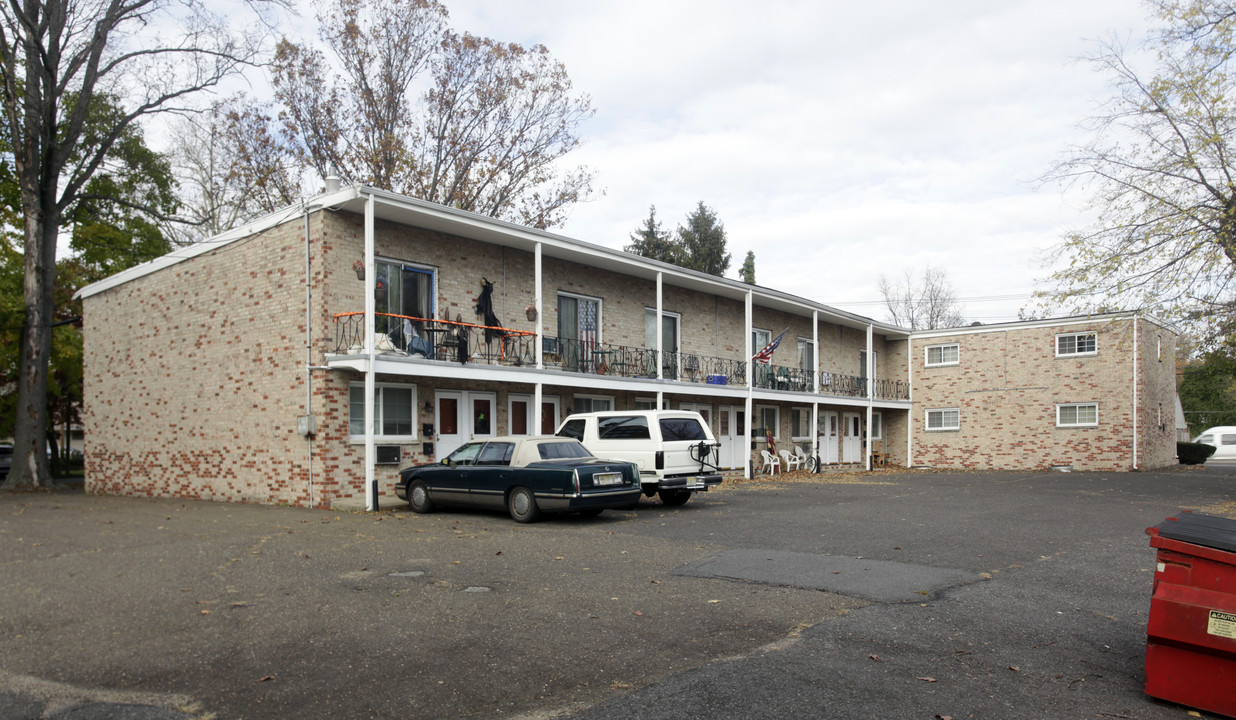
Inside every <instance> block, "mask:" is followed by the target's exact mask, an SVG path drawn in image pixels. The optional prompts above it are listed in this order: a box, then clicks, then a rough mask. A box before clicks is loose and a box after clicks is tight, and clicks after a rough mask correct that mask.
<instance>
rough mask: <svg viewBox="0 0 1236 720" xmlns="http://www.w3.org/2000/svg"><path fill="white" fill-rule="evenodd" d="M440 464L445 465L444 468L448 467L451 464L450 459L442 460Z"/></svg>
mask: <svg viewBox="0 0 1236 720" xmlns="http://www.w3.org/2000/svg"><path fill="white" fill-rule="evenodd" d="M442 464H443V465H445V466H447V467H450V466H451V465H452V464H453V463H451V459H450V458H442Z"/></svg>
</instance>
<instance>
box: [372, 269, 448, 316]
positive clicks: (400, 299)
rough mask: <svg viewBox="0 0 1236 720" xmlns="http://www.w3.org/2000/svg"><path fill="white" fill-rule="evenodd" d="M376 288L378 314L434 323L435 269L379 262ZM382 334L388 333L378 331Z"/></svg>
mask: <svg viewBox="0 0 1236 720" xmlns="http://www.w3.org/2000/svg"><path fill="white" fill-rule="evenodd" d="M374 265H375V267H376V268H377V272H378V278H377V284H376V285H375V287H374V300H375V307H374V311H375V312H380V313H389V314H391V315H404V316H406V317H413V318H426V319H433V296H434V290H433V285H434V269H433V268H430V267H425V266H423V265H413V264H411V263H405V262H400V261H398V260H384V259H378V260H375V261H374ZM379 332H385V330H383V329H381V328H379Z"/></svg>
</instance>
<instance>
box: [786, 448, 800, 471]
mask: <svg viewBox="0 0 1236 720" xmlns="http://www.w3.org/2000/svg"><path fill="white" fill-rule="evenodd" d="M781 459H782V460H784V461H785V469H786V470H797V469H798V468H799V466H801V465H802V460H799V459H798V456H797V455H791V454H790V451H789V450H782V451H781Z"/></svg>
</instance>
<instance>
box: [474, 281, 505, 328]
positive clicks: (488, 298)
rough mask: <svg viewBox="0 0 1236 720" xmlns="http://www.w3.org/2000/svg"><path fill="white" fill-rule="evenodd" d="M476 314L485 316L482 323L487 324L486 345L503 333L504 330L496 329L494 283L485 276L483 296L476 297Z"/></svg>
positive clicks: (482, 282) (482, 285)
mask: <svg viewBox="0 0 1236 720" xmlns="http://www.w3.org/2000/svg"><path fill="white" fill-rule="evenodd" d="M476 314H477V315H480V316H481V317H482V318H483V320H482V321H481V324H482V325H485V326H486V328H485V344H486V345H488V344H489V343H491V342H493V341H494V339H495V338H498V337H500V336H501V335H502V332H501V331H499V330H497V329H496V328H497V327H498V316H497V315H494V284H493V283H491V282H489V280H487V279H486V278H484V277H482V278H481V296H480V297H479V298H477V299H476Z"/></svg>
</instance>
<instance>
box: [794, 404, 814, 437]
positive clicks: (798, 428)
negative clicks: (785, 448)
mask: <svg viewBox="0 0 1236 720" xmlns="http://www.w3.org/2000/svg"><path fill="white" fill-rule="evenodd" d="M790 436H791V437H793V438H794V439H795V440H809V439H811V409H810V408H793V409H791V410H790Z"/></svg>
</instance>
